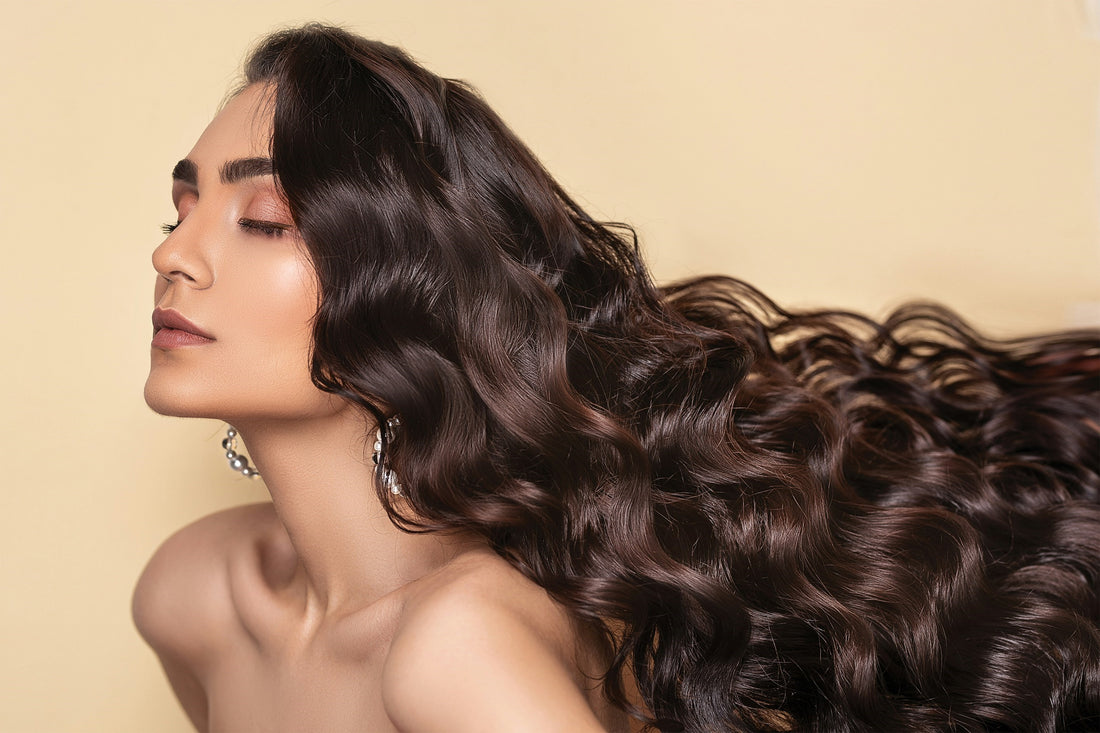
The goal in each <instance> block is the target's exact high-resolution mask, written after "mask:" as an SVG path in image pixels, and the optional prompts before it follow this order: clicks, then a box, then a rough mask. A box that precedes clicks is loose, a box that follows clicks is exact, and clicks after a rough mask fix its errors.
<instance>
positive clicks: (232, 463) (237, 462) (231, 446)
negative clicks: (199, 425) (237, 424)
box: [222, 425, 260, 478]
mask: <svg viewBox="0 0 1100 733" xmlns="http://www.w3.org/2000/svg"><path fill="white" fill-rule="evenodd" d="M222 448H225V457H226V458H227V459H228V460H229V467H230V468H232V469H233V470H234V471H240V472H241V475H242V476H248V477H249V478H259V477H260V472H259V471H257V470H256V469H255V468H253V467H252V466H250V465H248V456H246V455H245V454H243V453H238V452H237V429H236V428H234V427H233V426H232V425H230V426H229V429H228V430H226V431H225V440H223V441H222Z"/></svg>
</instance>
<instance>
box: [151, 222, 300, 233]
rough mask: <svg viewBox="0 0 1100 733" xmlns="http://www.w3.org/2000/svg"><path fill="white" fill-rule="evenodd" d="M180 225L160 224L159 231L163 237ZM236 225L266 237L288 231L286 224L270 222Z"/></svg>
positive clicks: (240, 223) (239, 223) (177, 223)
mask: <svg viewBox="0 0 1100 733" xmlns="http://www.w3.org/2000/svg"><path fill="white" fill-rule="evenodd" d="M179 225H180V224H179V222H176V223H174V224H172V223H167V224H162V225H161V227H160V230H161V231H162V232H164V235H165V236H168V235H169V234H171V233H172V232H174V231H176V227H178V226H179ZM237 225H238V226H240V227H241V228H242V229H248V230H250V231H253V232H256V233H258V234H263V235H264V236H267V237H281V236H282V235H283V232H285V231H286V230H287V229H290V227H289V226H287V225H286V224H276V223H275V222H270V221H257V220H256V219H238V220H237Z"/></svg>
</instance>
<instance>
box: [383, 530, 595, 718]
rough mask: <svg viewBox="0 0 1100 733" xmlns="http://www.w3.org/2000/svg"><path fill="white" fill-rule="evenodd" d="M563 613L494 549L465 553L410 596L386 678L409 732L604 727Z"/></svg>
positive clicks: (392, 710) (386, 695)
mask: <svg viewBox="0 0 1100 733" xmlns="http://www.w3.org/2000/svg"><path fill="white" fill-rule="evenodd" d="M577 649H578V632H577V629H576V624H574V623H573V622H572V621H571V619H570V617H569V615H568V614H567V613H566V611H565V610H564V609H563V608H561V607H560V606H559V605H558V604H557V603H555V602H554V601H553V600H552V599H550V597H549V596H548V595H547V593H546V592H545V591H544V590H543V589H542V588H540V587H539V586H538V585H536V584H535V583H532V582H531V581H530V580H528V579H527V578H525V577H523V576H522V575H521V574H520V573H519V572H518V571H516V570H515V569H514V568H512V567H511V566H510V565H509V564H508V563H507V562H505V561H504V560H502V559H500V558H499V557H497V556H495V555H493V554H492V553H490V552H487V551H486V552H477V553H471V554H469V555H466V556H463V557H461V558H459V559H458V560H456V561H455V562H454V563H452V564H451V565H450V566H448V567H447V568H445V570H444V571H442V572H440V573H437V574H436V575H435V576H433V577H431V578H428V579H426V580H425V582H423V583H422V584H421V586H420V587H419V588H418V589H417V590H416V591H414V592H412V593H410V595H409V597H408V600H407V602H406V606H405V610H404V613H403V615H402V619H401V622H400V623H399V625H398V628H397V630H396V632H395V634H394V637H393V641H392V643H391V646H390V651H389V655H388V657H387V659H386V663H385V666H384V669H383V675H382V697H383V702H384V704H385V706H386V712H387V714H388V715H389V716H390V719H391V720H392V721H393V722H394V724H395V725H396V726H397V728H398V729H399V730H402V731H409V732H411V733H429V732H431V731H449V732H451V733H461V732H462V731H466V730H471V731H473V730H476V731H483V730H509V731H531V732H535V731H540V732H541V731H577V732H584V731H603V730H605V728H604V726H603V725H601V723H600V721H599V718H598V717H597V715H596V714H595V712H594V711H593V709H592V706H591V704H590V697H591V689H589V688H591V687H592V684H591V682H590V681H589V680H587V679H585V678H584V675H583V673H582V671H581V669H580V666H579V663H578V658H577V656H578V655H577Z"/></svg>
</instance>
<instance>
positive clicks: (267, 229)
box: [237, 219, 293, 237]
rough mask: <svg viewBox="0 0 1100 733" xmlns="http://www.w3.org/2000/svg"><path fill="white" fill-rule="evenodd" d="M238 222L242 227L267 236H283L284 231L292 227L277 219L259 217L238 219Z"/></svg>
mask: <svg viewBox="0 0 1100 733" xmlns="http://www.w3.org/2000/svg"><path fill="white" fill-rule="evenodd" d="M237 224H238V225H239V226H240V227H241V228H242V229H247V230H249V231H252V232H255V233H257V234H263V235H264V236H267V237H281V236H282V235H283V233H284V232H286V231H288V230H290V229H292V228H293V227H292V226H291V225H290V224H281V223H279V222H277V221H261V220H258V219H238V220H237Z"/></svg>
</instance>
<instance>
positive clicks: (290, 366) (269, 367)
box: [230, 258, 317, 387]
mask: <svg viewBox="0 0 1100 733" xmlns="http://www.w3.org/2000/svg"><path fill="white" fill-rule="evenodd" d="M253 264H254V265H255V267H254V268H253V272H252V275H253V277H249V278H247V279H245V280H244V281H243V282H242V283H241V285H242V287H241V288H239V289H236V297H235V298H234V299H233V300H234V302H233V303H232V305H231V309H230V310H231V312H232V313H233V314H234V316H233V318H234V320H236V321H237V326H239V327H241V328H237V327H235V328H234V330H238V331H239V332H241V335H242V337H243V341H245V342H247V343H249V344H251V346H252V348H251V349H249V352H250V353H249V354H248V355H247V358H249V359H253V360H260V361H259V363H257V364H254V365H253V366H254V367H260V368H261V369H262V370H263V371H267V372H268V373H269V376H270V377H271V378H272V380H273V381H278V382H281V383H283V384H284V385H286V386H289V385H290V384H298V383H301V384H308V385H310V386H311V387H312V383H311V382H310V380H309V354H310V349H311V346H312V342H313V341H312V340H313V316H314V314H315V313H316V311H317V285H316V281H315V278H314V276H313V272H312V270H311V269H310V267H309V266H308V264H307V263H305V262H303V261H300V260H298V259H297V258H283V259H280V260H274V261H269V262H263V263H253Z"/></svg>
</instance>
